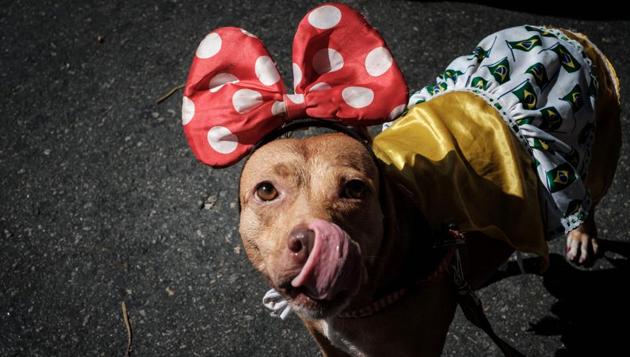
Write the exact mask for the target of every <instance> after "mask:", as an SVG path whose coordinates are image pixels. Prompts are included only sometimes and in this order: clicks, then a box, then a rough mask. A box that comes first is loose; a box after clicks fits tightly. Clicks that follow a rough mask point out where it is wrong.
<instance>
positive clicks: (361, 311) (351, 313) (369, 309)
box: [337, 228, 464, 319]
mask: <svg viewBox="0 0 630 357" xmlns="http://www.w3.org/2000/svg"><path fill="white" fill-rule="evenodd" d="M447 232H448V235H449V236H450V237H451V239H449V240H447V241H445V242H441V243H440V246H441V247H448V250H447V252H446V254H444V257H443V258H442V260H441V261H440V263H439V264H438V265H437V267H436V268H435V270H434V271H433V273H431V274H430V275H429V276H426V277H423V278H421V279H418V280H416V281H415V282H413V283H412V284H411V285H410V286H405V287H402V288H400V289H398V290H396V291H394V292H391V293H389V294H387V295H385V296H383V297H381V298H379V299H376V300H374V301H372V302H371V303H370V304H368V305H367V306H364V307H360V308H355V309H352V310H344V311H342V312H341V313H340V314H339V315H337V317H338V318H340V319H361V318H365V317H370V316H372V315H375V314H376V313H378V312H380V311H382V310H384V309H385V308H387V307H389V306H390V305H392V304H394V303H395V302H397V301H398V300H400V299H401V298H402V297H403V296H405V294H407V292H409V290H411V289H412V288H414V287H417V286H419V285H422V284H426V283H428V282H433V281H436V280H438V279H440V278H442V277H443V276H444V275H445V274H446V273H448V272H449V269H450V267H451V260H452V259H453V256H454V255H455V251H456V250H457V249H458V248H457V246H458V245H461V244H462V243H464V234H463V233H462V232H460V231H459V230H457V229H455V228H449V229H448V231H447Z"/></svg>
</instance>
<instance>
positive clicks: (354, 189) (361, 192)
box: [341, 179, 369, 199]
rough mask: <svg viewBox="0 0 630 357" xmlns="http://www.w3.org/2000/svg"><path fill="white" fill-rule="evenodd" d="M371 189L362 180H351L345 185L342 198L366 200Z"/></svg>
mask: <svg viewBox="0 0 630 357" xmlns="http://www.w3.org/2000/svg"><path fill="white" fill-rule="evenodd" d="M368 191H369V189H368V187H367V185H366V184H365V182H363V181H361V180H356V179H354V180H350V181H348V182H346V183H345V184H344V185H343V188H342V190H341V197H343V198H352V199H362V198H364V197H365V196H366V195H367V193H368Z"/></svg>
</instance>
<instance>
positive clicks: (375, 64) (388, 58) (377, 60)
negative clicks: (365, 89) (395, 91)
mask: <svg viewBox="0 0 630 357" xmlns="http://www.w3.org/2000/svg"><path fill="white" fill-rule="evenodd" d="M392 63H393V60H392V55H391V54H390V53H389V51H388V50H387V48H385V47H377V48H375V49H373V50H372V51H370V53H368V55H367V57H365V69H366V70H367V72H368V73H369V74H370V76H372V77H378V76H380V75H382V74H384V73H385V72H387V70H388V69H389V68H390V67H391V66H392Z"/></svg>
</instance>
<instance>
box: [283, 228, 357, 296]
mask: <svg viewBox="0 0 630 357" xmlns="http://www.w3.org/2000/svg"><path fill="white" fill-rule="evenodd" d="M308 228H310V229H312V230H313V231H314V232H315V243H314V244H313V249H312V250H311V252H310V254H309V256H308V259H307V261H306V263H305V264H304V267H303V268H302V271H300V274H299V275H298V276H296V277H295V278H294V279H293V280H292V281H291V285H293V286H294V287H300V286H302V287H304V288H306V290H307V292H308V295H309V296H310V297H312V298H314V299H318V300H323V299H332V298H334V297H335V296H336V295H337V293H338V292H340V291H343V290H351V289H352V287H354V286H355V284H356V283H357V282H358V276H359V267H360V256H361V252H360V249H359V246H358V245H357V244H356V243H354V242H352V241H351V240H350V237H348V234H347V233H346V232H345V231H344V230H343V229H341V228H340V227H339V226H337V225H336V224H334V223H331V222H327V221H324V220H321V219H317V220H314V221H313V222H311V224H309V225H308Z"/></svg>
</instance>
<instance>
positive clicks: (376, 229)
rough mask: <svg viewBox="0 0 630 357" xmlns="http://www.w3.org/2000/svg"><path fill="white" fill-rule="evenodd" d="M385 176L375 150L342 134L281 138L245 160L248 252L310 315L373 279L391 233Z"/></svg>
mask: <svg viewBox="0 0 630 357" xmlns="http://www.w3.org/2000/svg"><path fill="white" fill-rule="evenodd" d="M378 178H379V175H378V169H377V167H376V164H375V163H374V161H373V159H372V158H371V157H370V155H369V153H368V151H367V149H366V148H365V147H364V146H363V145H362V144H361V143H359V142H358V141H356V140H355V139H352V138H350V137H348V136H346V135H343V134H339V133H335V134H326V135H319V136H315V137H309V138H306V139H282V140H275V141H272V142H270V143H269V144H266V145H265V146H263V147H262V148H260V149H258V150H257V151H256V152H254V154H253V155H252V156H251V157H250V159H249V160H248V161H247V163H246V164H245V166H244V168H243V172H242V175H241V181H240V203H241V217H240V229H239V230H240V234H241V238H242V239H243V244H244V246H245V249H246V251H247V255H248V257H249V259H250V260H251V262H252V263H253V264H254V266H255V267H256V268H257V269H258V270H259V271H260V272H262V273H263V275H264V276H265V277H266V278H267V279H268V281H269V282H270V283H271V285H272V286H273V287H274V288H275V289H276V290H278V291H279V292H280V293H281V294H282V295H284V296H285V298H287V299H288V300H289V302H290V303H291V305H292V306H293V308H294V309H295V310H297V311H298V312H299V313H301V314H302V315H304V316H306V317H308V318H313V319H319V318H325V317H329V316H332V315H334V314H336V313H338V312H340V311H341V310H342V309H343V308H344V307H346V306H347V305H348V303H349V302H350V300H351V298H352V297H353V296H355V295H356V294H357V292H358V291H359V289H360V287H361V285H362V284H363V283H364V282H365V281H366V279H367V267H368V266H369V265H370V262H371V260H373V258H374V257H375V256H376V255H377V252H378V249H379V247H380V243H381V240H382V237H383V213H382V211H381V207H380V203H379V194H378V192H379V182H378Z"/></svg>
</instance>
